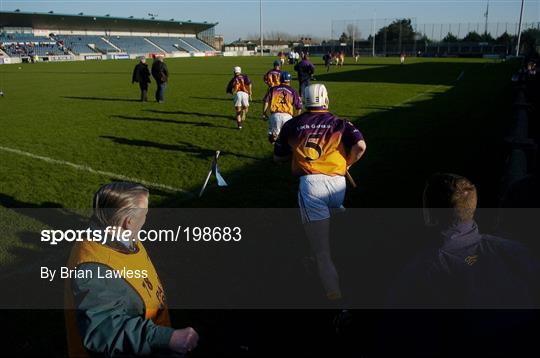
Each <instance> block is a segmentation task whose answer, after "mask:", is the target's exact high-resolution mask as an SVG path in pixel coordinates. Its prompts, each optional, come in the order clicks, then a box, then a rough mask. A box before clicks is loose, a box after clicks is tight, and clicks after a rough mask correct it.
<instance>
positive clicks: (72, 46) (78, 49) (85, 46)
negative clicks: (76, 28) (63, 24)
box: [55, 35, 95, 55]
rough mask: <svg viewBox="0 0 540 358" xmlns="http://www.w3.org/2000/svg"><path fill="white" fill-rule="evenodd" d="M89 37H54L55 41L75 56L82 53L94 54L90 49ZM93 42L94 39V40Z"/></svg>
mask: <svg viewBox="0 0 540 358" xmlns="http://www.w3.org/2000/svg"><path fill="white" fill-rule="evenodd" d="M88 37H89V36H79V35H62V36H55V39H56V40H57V41H58V42H59V43H61V44H63V45H64V46H65V47H66V49H67V50H68V51H71V52H73V53H75V54H77V55H79V54H82V53H83V54H84V53H94V52H95V51H94V50H93V49H92V48H91V47H90V45H89V44H90V43H91V40H90V39H89V38H88ZM94 42H95V39H94Z"/></svg>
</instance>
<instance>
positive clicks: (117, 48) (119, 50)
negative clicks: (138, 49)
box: [100, 37, 125, 52]
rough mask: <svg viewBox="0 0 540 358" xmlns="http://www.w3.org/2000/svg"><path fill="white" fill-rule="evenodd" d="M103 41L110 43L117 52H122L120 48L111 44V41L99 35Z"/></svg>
mask: <svg viewBox="0 0 540 358" xmlns="http://www.w3.org/2000/svg"><path fill="white" fill-rule="evenodd" d="M100 38H101V39H102V40H103V41H105V42H106V43H107V44H109V45H111V46H112V47H113V48H115V49H116V51H118V52H122V49H121V48H120V47H118V46H116V45H115V44H113V43H112V42H111V41H109V40H107V39H106V38H105V37H100ZM124 52H125V51H124Z"/></svg>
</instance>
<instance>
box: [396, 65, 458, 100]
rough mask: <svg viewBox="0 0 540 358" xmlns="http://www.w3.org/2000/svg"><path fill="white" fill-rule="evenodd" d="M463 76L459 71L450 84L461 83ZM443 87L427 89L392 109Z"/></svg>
mask: <svg viewBox="0 0 540 358" xmlns="http://www.w3.org/2000/svg"><path fill="white" fill-rule="evenodd" d="M464 76H465V71H461V73H460V74H459V76H458V77H457V78H456V79H455V80H454V81H452V83H454V82H458V81H461V80H462V79H463V77H464ZM444 86H445V85H438V86H435V87H432V88H430V89H428V90H427V91H425V92H422V93H418V94H416V95H414V96H412V97H409V98H407V99H406V100H404V101H403V102H400V103H399V104H396V105H395V106H394V107H401V106H403V105H404V104H406V103H409V102H410V101H412V100H413V99H415V98H418V97H422V96H425V95H426V94H428V93H430V92H433V91H435V90H436V89H438V88H441V87H444Z"/></svg>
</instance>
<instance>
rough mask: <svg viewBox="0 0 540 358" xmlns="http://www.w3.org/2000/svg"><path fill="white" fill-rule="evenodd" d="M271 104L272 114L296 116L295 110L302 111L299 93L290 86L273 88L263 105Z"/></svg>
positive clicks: (267, 94) (264, 99)
mask: <svg viewBox="0 0 540 358" xmlns="http://www.w3.org/2000/svg"><path fill="white" fill-rule="evenodd" d="M267 102H268V103H270V111H271V112H272V113H288V114H290V115H291V116H292V115H294V110H295V109H297V110H298V109H302V100H301V99H300V96H299V95H298V92H296V91H295V90H294V88H292V87H291V86H288V85H285V84H283V85H279V86H277V87H272V88H270V89H269V90H268V92H267V93H266V96H264V98H263V103H267Z"/></svg>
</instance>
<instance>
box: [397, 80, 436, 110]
mask: <svg viewBox="0 0 540 358" xmlns="http://www.w3.org/2000/svg"><path fill="white" fill-rule="evenodd" d="M443 86H444V85H438V86H435V87H432V88H430V89H428V90H427V91H425V92H422V93H418V94H416V95H414V96H412V97H409V98H407V99H406V100H404V101H403V102H400V103H398V104H396V105H395V106H394V107H401V106H403V105H404V104H407V103H409V102H410V101H412V100H413V99H415V98H418V97H422V96H425V95H426V94H428V93H430V92H433V91H435V90H436V89H438V88H440V87H443Z"/></svg>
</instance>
